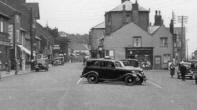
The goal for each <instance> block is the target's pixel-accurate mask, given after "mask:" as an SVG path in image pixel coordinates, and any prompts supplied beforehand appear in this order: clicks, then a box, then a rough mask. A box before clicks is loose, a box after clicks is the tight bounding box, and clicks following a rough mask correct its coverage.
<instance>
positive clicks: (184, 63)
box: [177, 62, 194, 79]
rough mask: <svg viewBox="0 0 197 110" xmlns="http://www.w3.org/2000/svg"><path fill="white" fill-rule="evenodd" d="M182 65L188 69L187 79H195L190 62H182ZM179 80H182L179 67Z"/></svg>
mask: <svg viewBox="0 0 197 110" xmlns="http://www.w3.org/2000/svg"><path fill="white" fill-rule="evenodd" d="M181 63H182V64H183V65H184V66H185V67H186V73H185V77H186V78H189V79H194V73H193V71H192V69H191V63H190V62H181ZM177 78H178V79H181V72H180V69H179V67H178V70H177Z"/></svg>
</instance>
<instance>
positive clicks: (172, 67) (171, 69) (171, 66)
mask: <svg viewBox="0 0 197 110" xmlns="http://www.w3.org/2000/svg"><path fill="white" fill-rule="evenodd" d="M174 74H175V66H174V64H173V63H171V64H170V75H171V77H172V78H173V76H174Z"/></svg>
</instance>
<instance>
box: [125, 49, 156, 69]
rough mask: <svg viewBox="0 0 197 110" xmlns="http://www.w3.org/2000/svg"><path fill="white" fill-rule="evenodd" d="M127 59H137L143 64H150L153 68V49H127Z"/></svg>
mask: <svg viewBox="0 0 197 110" xmlns="http://www.w3.org/2000/svg"><path fill="white" fill-rule="evenodd" d="M125 52H126V53H125V58H126V59H137V60H138V61H139V62H140V64H141V66H142V64H150V65H149V66H150V67H149V68H150V69H152V67H153V47H126V48H125Z"/></svg>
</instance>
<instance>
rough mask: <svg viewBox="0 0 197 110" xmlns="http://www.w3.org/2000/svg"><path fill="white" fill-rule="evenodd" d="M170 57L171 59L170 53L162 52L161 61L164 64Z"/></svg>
mask: <svg viewBox="0 0 197 110" xmlns="http://www.w3.org/2000/svg"><path fill="white" fill-rule="evenodd" d="M170 59H171V56H170V54H164V55H163V63H164V64H166V63H168V62H169V61H170Z"/></svg>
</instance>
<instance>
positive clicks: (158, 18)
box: [154, 10, 163, 26]
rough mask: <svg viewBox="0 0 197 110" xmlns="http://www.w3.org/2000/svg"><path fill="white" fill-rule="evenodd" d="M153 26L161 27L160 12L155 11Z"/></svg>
mask: <svg viewBox="0 0 197 110" xmlns="http://www.w3.org/2000/svg"><path fill="white" fill-rule="evenodd" d="M154 25H155V26H161V25H163V19H162V16H161V12H160V11H159V10H156V11H155V23H154Z"/></svg>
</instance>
